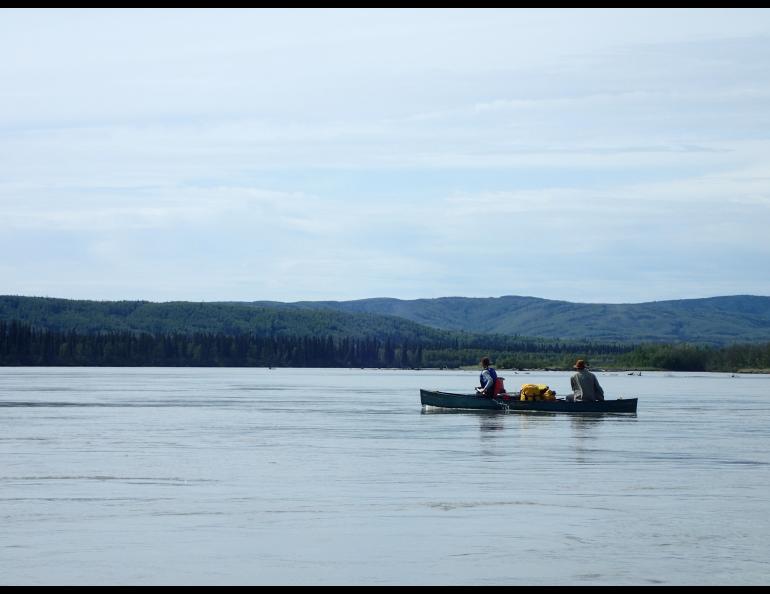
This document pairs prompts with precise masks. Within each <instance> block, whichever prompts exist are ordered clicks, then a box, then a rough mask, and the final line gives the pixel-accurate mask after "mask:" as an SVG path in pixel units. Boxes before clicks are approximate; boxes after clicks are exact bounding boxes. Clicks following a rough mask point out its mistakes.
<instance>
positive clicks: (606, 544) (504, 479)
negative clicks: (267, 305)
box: [0, 368, 770, 585]
mask: <svg viewBox="0 0 770 594" xmlns="http://www.w3.org/2000/svg"><path fill="white" fill-rule="evenodd" d="M501 375H503V376H504V377H505V378H506V386H507V387H508V388H509V389H511V388H516V387H518V385H519V384H520V383H547V384H549V385H550V386H551V387H552V388H553V389H555V390H556V391H557V395H562V396H563V395H564V392H565V391H566V390H567V389H568V387H569V374H568V373H561V372H542V373H536V372H530V373H528V374H525V373H522V372H519V373H518V374H514V373H513V372H505V371H503V372H501ZM598 377H599V380H600V382H601V383H602V385H603V387H604V389H605V393H606V395H607V398H615V397H619V396H622V397H625V398H630V397H638V398H639V408H638V412H637V414H636V415H615V416H610V415H605V416H601V415H600V416H584V417H581V416H572V415H567V414H544V413H508V414H506V413H498V412H491V413H481V412H462V413H458V412H448V411H438V410H435V409H434V410H422V408H421V406H420V397H419V389H420V388H427V389H438V390H444V391H450V392H470V391H471V389H472V387H473V386H474V385H476V383H477V379H478V375H477V373H473V372H467V371H427V370H423V371H400V370H350V369H272V370H270V369H200V368H197V369H183V368H173V369H172V368H139V369H136V368H0V460H1V462H0V518H2V529H0V584H2V585H37V584H41V585H77V584H79V585H149V584H159V585H171V584H175V585H195V584H200V585H212V584H226V585H247V584H253V585H269V584H274V585H291V584H299V585H333V584H338V585H429V584H445V585H653V584H654V585H764V584H767V583H770V538H768V535H770V376H768V375H738V376H736V377H732V376H731V375H730V374H705V373H704V374H684V373H644V374H643V375H641V376H638V375H633V376H632V375H628V374H627V373H615V374H611V373H599V374H598Z"/></svg>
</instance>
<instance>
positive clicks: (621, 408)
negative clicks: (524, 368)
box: [420, 390, 637, 413]
mask: <svg viewBox="0 0 770 594" xmlns="http://www.w3.org/2000/svg"><path fill="white" fill-rule="evenodd" d="M420 402H421V403H422V405H423V406H435V407H439V408H459V409H466V410H501V411H506V412H508V411H510V412H525V411H544V412H564V413H635V412H636V404H637V399H636V398H620V399H618V400H603V401H601V402H568V401H566V400H535V401H532V400H529V401H524V400H514V399H511V400H502V399H498V398H485V397H483V396H478V395H476V394H453V393H451V392H438V391H432V390H420Z"/></svg>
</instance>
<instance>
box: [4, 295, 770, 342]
mask: <svg viewBox="0 0 770 594" xmlns="http://www.w3.org/2000/svg"><path fill="white" fill-rule="evenodd" d="M0 320H5V321H10V320H19V321H22V322H25V323H28V324H32V325H34V326H36V327H40V328H51V329H58V330H77V331H86V332H102V331H111V330H132V331H138V332H153V333H162V332H186V333H191V332H212V333H217V332H219V333H225V334H239V333H244V332H253V333H257V334H261V335H269V334H277V335H295V336H301V335H332V336H379V337H383V336H393V337H398V338H400V339H408V340H412V339H415V338H417V337H424V338H429V337H446V336H447V335H448V334H450V333H454V332H462V333H473V334H502V335H512V336H516V335H518V336H521V337H540V338H552V339H556V338H558V339H565V340H570V341H577V340H590V341H595V342H634V343H640V342H695V343H708V344H715V345H723V344H729V343H736V342H770V297H762V296H752V295H734V296H726V297H710V298H704V299H682V300H674V301H654V302H648V303H636V304H598V303H571V302H568V301H552V300H548V299H539V298H535V297H516V296H505V297H495V298H469V297H443V298H438V299H415V300H401V299H390V298H376V299H362V300H356V301H301V302H295V303H283V302H274V301H255V302H207V303H193V302H166V303H152V302H148V301H83V300H67V299H54V298H46V297H21V296H0Z"/></svg>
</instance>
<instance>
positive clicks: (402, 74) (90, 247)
mask: <svg viewBox="0 0 770 594" xmlns="http://www.w3.org/2000/svg"><path fill="white" fill-rule="evenodd" d="M769 273H770V10H768V9H678V10H675V9H633V10H632V9H606V10H604V9H543V10H524V9H499V10H493V9H482V10H472V9H425V10H417V9H398V10H397V9H382V10H374V9H365V10H353V9H334V10H333V9H286V10H283V9H280V10H279V9H276V10H266V9H243V10H235V9H228V10H215V9H208V10H198V9H184V10H183V9H174V10H160V9H128V10H114V9H102V10H99V9H84V10H73V9H68V10H65V9H23V10H12V9H0V294H5V295H29V296H48V297H64V298H72V299H96V300H124V299H125V300H133V299H145V300H149V301H176V300H182V301H255V300H276V301H299V300H350V299H365V298H371V297H396V298H400V299H417V298H433V297H445V296H465V297H499V296H502V295H528V296H533V297H541V298H546V299H558V300H566V301H574V302H589V303H639V302H647V301H659V300H668V299H688V298H700V297H711V296H717V295H736V294H753V295H770V274H769Z"/></svg>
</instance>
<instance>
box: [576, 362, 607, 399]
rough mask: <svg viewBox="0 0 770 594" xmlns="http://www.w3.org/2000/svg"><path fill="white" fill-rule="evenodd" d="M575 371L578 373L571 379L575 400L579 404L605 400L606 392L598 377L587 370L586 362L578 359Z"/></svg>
mask: <svg viewBox="0 0 770 594" xmlns="http://www.w3.org/2000/svg"><path fill="white" fill-rule="evenodd" d="M574 369H575V370H576V373H575V374H574V375H573V376H572V377H571V378H570V383H571V384H572V393H573V395H574V399H575V400H576V401H578V402H580V401H586V402H588V401H593V400H604V390H602V387H601V386H600V385H599V380H598V379H596V376H595V375H594V374H593V373H591V372H590V371H588V370H587V369H586V362H585V361H583V359H578V360H577V362H576V363H575V365H574Z"/></svg>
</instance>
